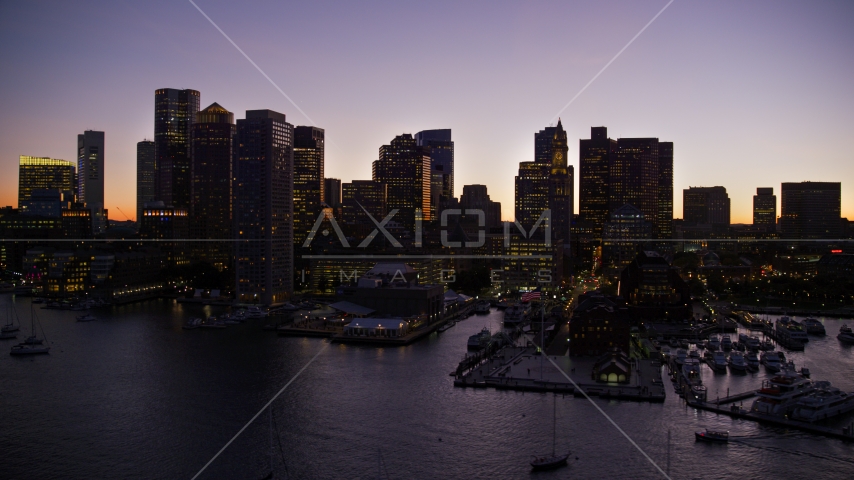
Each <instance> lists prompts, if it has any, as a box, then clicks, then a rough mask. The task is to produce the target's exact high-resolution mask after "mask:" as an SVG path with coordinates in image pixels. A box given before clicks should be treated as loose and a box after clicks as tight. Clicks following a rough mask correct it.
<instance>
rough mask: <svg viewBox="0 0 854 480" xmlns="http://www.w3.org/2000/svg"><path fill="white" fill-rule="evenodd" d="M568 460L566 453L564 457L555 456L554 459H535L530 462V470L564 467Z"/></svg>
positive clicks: (549, 457) (550, 457)
mask: <svg viewBox="0 0 854 480" xmlns="http://www.w3.org/2000/svg"><path fill="white" fill-rule="evenodd" d="M568 458H569V454H568V453H567V454H566V455H556V456H554V457H552V456H548V457H536V458H534V459H533V460H531V468H532V469H534V470H551V469H554V468H558V467H562V466H564V465H566V461H567V459H568Z"/></svg>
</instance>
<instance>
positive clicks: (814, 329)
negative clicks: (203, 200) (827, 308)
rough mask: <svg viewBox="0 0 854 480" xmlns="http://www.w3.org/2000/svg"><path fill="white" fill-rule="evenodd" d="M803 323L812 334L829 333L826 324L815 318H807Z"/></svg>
mask: <svg viewBox="0 0 854 480" xmlns="http://www.w3.org/2000/svg"><path fill="white" fill-rule="evenodd" d="M802 325H803V326H804V328H805V329H806V330H807V333H808V334H810V335H827V331H826V330H825V329H824V325H823V324H822V323H821V322H819V321H818V320H816V319H815V318H807V319H806V320H804V322H803V324H802Z"/></svg>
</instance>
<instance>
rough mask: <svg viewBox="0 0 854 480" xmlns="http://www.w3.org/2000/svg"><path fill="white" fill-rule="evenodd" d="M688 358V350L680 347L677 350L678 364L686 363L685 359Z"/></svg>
mask: <svg viewBox="0 0 854 480" xmlns="http://www.w3.org/2000/svg"><path fill="white" fill-rule="evenodd" d="M686 358H688V352H687V351H686V350H685V349H684V348H680V349H678V350H676V359H675V361H676V365H678V366H680V367H681V366H682V365H685V359H686Z"/></svg>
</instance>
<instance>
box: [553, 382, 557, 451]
mask: <svg viewBox="0 0 854 480" xmlns="http://www.w3.org/2000/svg"><path fill="white" fill-rule="evenodd" d="M552 405H554V407H553V410H554V412H553V413H554V419H553V421H552V457H554V456H555V452H556V451H557V447H556V445H557V393H555V395H554V402H552Z"/></svg>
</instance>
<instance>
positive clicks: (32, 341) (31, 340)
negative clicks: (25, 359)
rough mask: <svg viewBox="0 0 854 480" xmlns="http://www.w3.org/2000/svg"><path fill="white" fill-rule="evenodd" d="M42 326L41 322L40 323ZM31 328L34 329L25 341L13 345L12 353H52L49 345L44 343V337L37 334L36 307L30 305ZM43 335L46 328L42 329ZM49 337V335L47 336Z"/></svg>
mask: <svg viewBox="0 0 854 480" xmlns="http://www.w3.org/2000/svg"><path fill="white" fill-rule="evenodd" d="M39 326H41V324H39ZM30 328H31V330H32V333H31V335H30V336H29V337H28V338H27V339H26V340H24V342H23V343H19V344H17V345H15V346H13V347H12V351H11V352H9V354H10V355H35V354H40V353H50V347H49V346H47V345H42V342H43V341H42V339H40V338H38V337H37V336H36V311H35V307H33V306H32V305H30ZM42 335H44V329H42ZM45 338H47V336H45Z"/></svg>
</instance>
